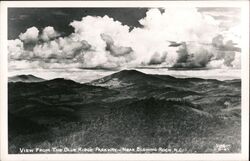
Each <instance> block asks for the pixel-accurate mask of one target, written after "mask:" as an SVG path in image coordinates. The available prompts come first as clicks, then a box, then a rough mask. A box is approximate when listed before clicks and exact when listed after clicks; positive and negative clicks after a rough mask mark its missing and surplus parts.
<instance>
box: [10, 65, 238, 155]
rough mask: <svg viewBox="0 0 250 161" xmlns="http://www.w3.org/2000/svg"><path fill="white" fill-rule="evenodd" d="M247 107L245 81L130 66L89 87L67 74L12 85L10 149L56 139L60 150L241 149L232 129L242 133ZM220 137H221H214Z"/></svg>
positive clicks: (91, 83) (55, 142)
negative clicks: (154, 72)
mask: <svg viewBox="0 0 250 161" xmlns="http://www.w3.org/2000/svg"><path fill="white" fill-rule="evenodd" d="M32 78H33V77H32ZM33 80H34V79H33ZM240 108H241V80H230V81H218V80H214V79H200V78H175V77H172V76H168V75H150V74H145V73H142V72H139V71H136V70H123V71H120V72H117V73H114V74H111V75H109V76H106V77H103V78H101V79H97V80H94V81H92V82H90V83H85V84H81V83H78V82H75V81H72V80H68V79H63V78H56V79H53V80H44V81H39V82H22V81H21V82H20V81H19V82H11V83H9V84H8V112H9V120H10V122H9V135H10V136H11V138H10V139H9V141H10V145H12V146H11V147H12V148H13V149H9V150H10V152H11V153H16V152H18V149H19V148H18V147H19V146H22V147H26V145H27V147H28V146H29V145H34V147H40V144H42V145H43V143H45V142H46V141H48V140H49V142H50V145H51V146H54V147H57V146H66V145H67V146H71V145H74V146H80V147H84V146H85V145H86V146H88V147H89V146H90V147H138V146H142V147H157V146H162V147H169V146H173V147H182V148H187V149H188V150H189V152H194V151H199V152H205V151H207V150H211V149H212V151H213V147H210V145H213V144H215V143H216V144H217V143H218V142H223V143H227V144H231V143H232V145H234V148H235V149H234V150H233V151H238V150H239V149H238V148H237V146H238V143H235V142H233V141H234V140H233V141H232V139H228V138H227V136H228V135H229V134H228V131H230V130H233V131H234V133H232V136H231V137H238V136H239V135H238V134H240V117H241V109H240ZM29 123H30V124H31V125H32V126H30V127H29V126H27V125H28V124H29ZM19 125H20V127H21V128H18V129H16V130H15V128H16V127H15V126H19ZM227 125H229V126H227ZM44 127H46V128H44ZM37 128H39V130H37ZM229 128H233V129H229ZM131 129H132V130H131ZM20 134H22V135H21V136H20ZM26 134H27V136H26ZM216 134H218V136H217V138H216V137H213V139H211V138H209V137H210V136H211V137H212V136H214V135H216ZM20 137H21V139H20ZM71 137H72V138H74V139H73V140H72V138H71ZM204 138H205V139H207V140H209V139H211V140H214V138H216V139H215V140H214V142H215V143H213V142H212V143H211V142H210V143H208V144H206V143H204V142H206V141H202V139H204ZM193 139H195V140H201V142H202V144H200V142H199V141H197V142H193V141H194V140H193ZM59 143H60V145H59ZM193 144H195V146H193ZM235 145H237V146H235ZM206 146H208V147H206Z"/></svg>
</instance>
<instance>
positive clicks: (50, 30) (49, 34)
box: [41, 26, 60, 41]
mask: <svg viewBox="0 0 250 161" xmlns="http://www.w3.org/2000/svg"><path fill="white" fill-rule="evenodd" d="M58 36H60V34H59V33H58V32H57V31H55V29H54V27H51V26H47V27H45V28H44V29H43V32H42V35H41V39H42V40H43V41H49V40H51V39H54V38H56V37H58Z"/></svg>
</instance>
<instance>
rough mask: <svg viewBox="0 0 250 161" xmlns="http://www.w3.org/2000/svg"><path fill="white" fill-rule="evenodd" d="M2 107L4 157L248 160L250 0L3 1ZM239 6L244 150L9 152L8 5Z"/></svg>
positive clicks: (0, 76)
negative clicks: (222, 151) (148, 152)
mask: <svg viewBox="0 0 250 161" xmlns="http://www.w3.org/2000/svg"><path fill="white" fill-rule="evenodd" d="M0 4H1V9H0V11H1V13H0V15H1V17H0V22H1V23H0V24H1V26H0V27H1V30H0V39H1V43H0V65H1V66H0V74H1V75H0V107H1V108H0V109H1V117H0V118H1V124H0V125H1V155H0V156H1V160H187V161H189V160H192V161H198V160H206V161H208V160H224V161H226V160H227V161H238V160H239V161H247V160H248V157H249V156H248V155H249V154H248V151H249V1H82V2H81V1H63V2H59V1H36V2H35V1H9V2H1V3H0ZM164 6H168V7H175V6H178V7H182V6H183V7H187V6H192V7H194V6H195V7H240V8H241V9H242V42H244V44H243V46H242V56H241V59H242V70H241V72H242V73H241V78H242V128H241V129H242V138H241V140H242V144H241V145H242V152H241V153H237V154H11V155H9V154H8V148H7V140H8V139H7V138H8V137H7V115H6V114H7V8H8V7H72V8H73V7H78V8H80V7H164Z"/></svg>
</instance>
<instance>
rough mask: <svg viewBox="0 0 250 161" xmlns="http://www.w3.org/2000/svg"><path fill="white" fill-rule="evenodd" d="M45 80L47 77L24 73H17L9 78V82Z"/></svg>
mask: <svg viewBox="0 0 250 161" xmlns="http://www.w3.org/2000/svg"><path fill="white" fill-rule="evenodd" d="M42 81H45V79H42V78H39V77H36V76H34V75H32V74H27V75H25V74H22V75H16V76H12V77H9V78H8V82H42Z"/></svg>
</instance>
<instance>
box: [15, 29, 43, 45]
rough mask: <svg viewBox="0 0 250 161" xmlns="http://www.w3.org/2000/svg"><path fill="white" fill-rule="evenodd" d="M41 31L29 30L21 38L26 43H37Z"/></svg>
mask: <svg viewBox="0 0 250 161" xmlns="http://www.w3.org/2000/svg"><path fill="white" fill-rule="evenodd" d="M38 35H39V30H38V29H37V28H36V27H31V28H28V29H27V30H26V31H25V33H21V34H20V35H19V38H20V39H21V40H22V41H24V42H25V43H29V42H35V41H37V40H38Z"/></svg>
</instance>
